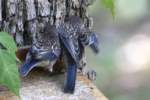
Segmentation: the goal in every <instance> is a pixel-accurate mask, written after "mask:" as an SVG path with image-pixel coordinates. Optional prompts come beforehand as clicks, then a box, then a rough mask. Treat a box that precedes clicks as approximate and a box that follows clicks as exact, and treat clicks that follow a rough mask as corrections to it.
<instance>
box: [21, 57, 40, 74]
mask: <svg viewBox="0 0 150 100" xmlns="http://www.w3.org/2000/svg"><path fill="white" fill-rule="evenodd" d="M36 64H37V61H36V60H31V59H27V60H26V61H25V62H24V64H23V65H22V66H21V68H20V74H21V76H23V77H25V76H27V75H28V73H29V72H30V71H31V70H32V69H33V68H34V67H36Z"/></svg>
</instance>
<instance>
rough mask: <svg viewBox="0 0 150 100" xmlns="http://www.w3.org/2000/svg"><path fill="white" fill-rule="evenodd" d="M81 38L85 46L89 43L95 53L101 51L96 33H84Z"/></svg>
mask: <svg viewBox="0 0 150 100" xmlns="http://www.w3.org/2000/svg"><path fill="white" fill-rule="evenodd" d="M80 40H81V42H82V44H83V45H85V46H87V45H89V46H90V48H91V49H92V50H93V52H94V53H98V52H99V41H98V37H97V35H96V34H95V33H90V34H88V35H87V34H84V35H82V36H80Z"/></svg>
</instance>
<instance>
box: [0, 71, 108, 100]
mask: <svg viewBox="0 0 150 100" xmlns="http://www.w3.org/2000/svg"><path fill="white" fill-rule="evenodd" d="M39 71H40V72H39ZM76 83H77V84H76V90H75V93H74V94H65V93H63V92H62V91H63V85H64V74H60V75H53V76H49V72H46V71H43V70H34V71H33V72H32V73H31V74H30V75H29V76H28V77H26V78H24V79H22V86H21V89H20V97H21V100H108V99H107V98H106V97H105V96H104V95H103V94H102V93H101V92H100V91H99V90H98V89H97V88H96V87H95V86H94V85H93V84H92V82H91V81H89V80H88V79H87V78H85V77H83V76H80V75H78V78H77V82H76ZM0 100H19V98H18V97H16V96H15V95H14V94H12V93H11V92H8V91H2V92H0Z"/></svg>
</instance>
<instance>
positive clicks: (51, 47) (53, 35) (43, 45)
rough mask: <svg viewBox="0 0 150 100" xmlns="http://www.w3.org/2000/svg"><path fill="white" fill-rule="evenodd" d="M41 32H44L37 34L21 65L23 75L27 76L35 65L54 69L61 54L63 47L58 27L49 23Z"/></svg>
mask: <svg viewBox="0 0 150 100" xmlns="http://www.w3.org/2000/svg"><path fill="white" fill-rule="evenodd" d="M40 32H41V33H42V34H39V33H36V34H35V39H34V42H33V45H32V46H31V48H30V49H29V52H28V54H27V57H26V60H25V62H24V64H23V65H22V66H21V69H20V73H21V75H22V76H26V75H27V74H28V73H29V72H30V71H31V70H32V69H33V68H34V67H45V68H47V69H48V70H50V71H52V70H53V65H54V64H55V62H56V61H57V59H58V58H59V56H60V53H61V47H60V42H59V37H58V34H57V31H56V27H55V26H52V25H50V24H48V23H47V24H45V26H44V27H43V30H41V31H40Z"/></svg>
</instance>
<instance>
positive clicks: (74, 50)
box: [60, 36, 80, 62]
mask: <svg viewBox="0 0 150 100" xmlns="http://www.w3.org/2000/svg"><path fill="white" fill-rule="evenodd" d="M60 38H61V41H62V43H63V44H64V46H65V47H66V48H67V50H68V52H69V54H70V55H71V56H72V58H73V59H74V60H75V61H76V62H78V61H79V59H80V58H79V56H80V48H79V43H78V40H76V39H73V38H65V37H63V36H61V37H60Z"/></svg>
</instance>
